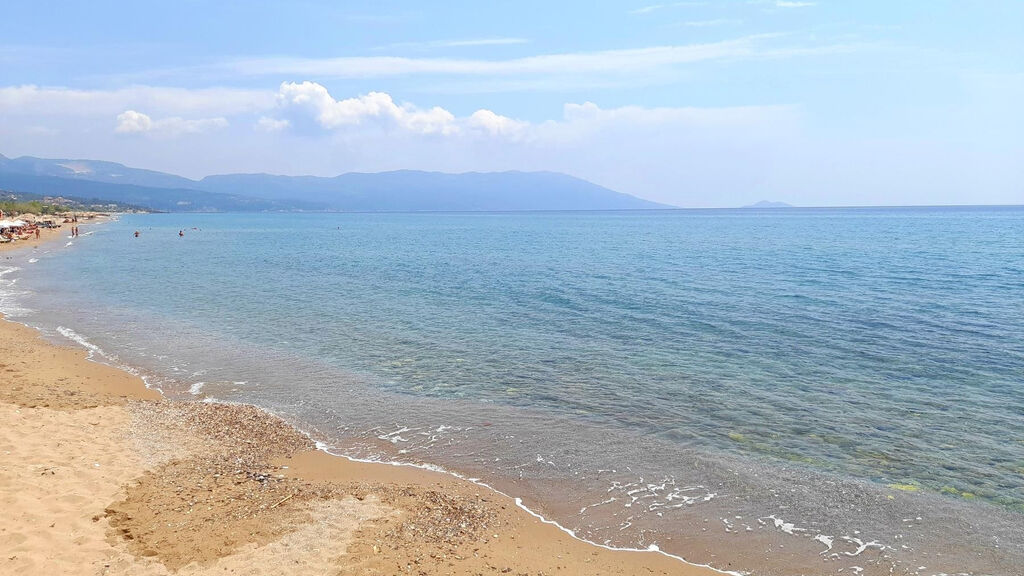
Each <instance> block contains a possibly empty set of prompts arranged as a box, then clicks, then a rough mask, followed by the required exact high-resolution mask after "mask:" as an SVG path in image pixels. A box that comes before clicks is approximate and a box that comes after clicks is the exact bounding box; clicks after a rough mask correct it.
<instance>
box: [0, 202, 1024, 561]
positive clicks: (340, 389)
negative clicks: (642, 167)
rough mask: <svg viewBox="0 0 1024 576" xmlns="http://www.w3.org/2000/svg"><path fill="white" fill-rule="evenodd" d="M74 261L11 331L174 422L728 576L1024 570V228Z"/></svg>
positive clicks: (268, 237) (460, 219)
mask: <svg viewBox="0 0 1024 576" xmlns="http://www.w3.org/2000/svg"><path fill="white" fill-rule="evenodd" d="M83 231H85V233H83V235H82V236H80V237H78V238H74V239H71V238H68V239H66V240H62V241H60V242H56V243H51V244H48V245H44V246H42V247H40V248H38V249H35V250H30V251H23V252H15V253H7V254H4V255H3V257H2V259H0V312H3V313H4V314H6V315H7V316H8V318H10V319H13V320H16V321H19V322H22V323H25V324H28V325H30V326H33V327H36V328H38V329H39V330H41V331H42V333H43V334H44V335H45V336H46V337H47V338H49V339H51V340H53V341H55V342H60V343H64V344H74V345H79V346H83V347H85V348H87V349H88V350H89V351H90V355H91V356H92V357H93V359H95V360H97V361H100V362H105V363H110V364H113V365H117V366H121V367H124V368H126V369H130V370H132V371H134V372H136V373H138V374H140V375H141V376H143V377H144V378H145V380H146V382H147V385H149V386H151V387H153V388H157V389H159V390H161V391H162V392H163V393H164V394H166V395H167V396H169V397H172V398H177V399H183V400H195V401H206V402H214V401H216V402H241V403H251V404H255V405H257V406H260V407H263V408H265V409H267V410H269V411H271V412H273V413H275V414H278V415H280V416H281V417H283V418H285V419H287V420H289V421H290V422H292V423H294V424H295V425H296V426H298V427H299V428H301V429H302V430H305V431H307V432H308V433H309V434H310V435H311V436H312V437H313V438H314V439H315V440H317V441H318V443H319V444H320V446H321V447H322V448H323V449H325V450H329V451H331V452H333V453H336V454H339V455H345V456H348V457H352V458H358V459H364V460H381V461H390V462H400V463H407V464H410V465H420V466H428V467H432V468H436V469H442V470H445V471H448V472H451V473H453V474H458V475H461V476H463V477H465V478H470V479H472V480H473V481H475V482H479V483H481V484H485V485H486V486H489V487H493V488H494V489H496V490H499V491H501V492H503V493H505V494H507V495H509V496H510V497H511V498H518V499H519V501H520V502H521V503H522V505H523V506H524V507H527V508H529V509H530V510H531V511H533V512H535V513H536V514H538V515H540V516H542V517H544V518H545V519H547V520H549V521H552V522H557V523H558V524H559V525H560V526H562V527H563V528H564V529H566V530H568V531H571V532H572V533H574V534H575V535H576V536H577V537H579V538H583V539H586V540H588V541H591V542H593V543H595V544H597V545H602V546H610V547H623V548H636V549H655V548H656V549H658V550H660V551H663V552H665V553H670V554H673V555H677V556H679V557H681V558H685V559H686V560H687V561H689V562H694V563H701V564H709V565H711V566H713V567H715V568H718V569H721V570H723V571H727V572H731V573H734V574H764V575H769V576H772V575H791V574H835V575H851V574H864V575H868V576H870V575H873V574H886V575H889V574H908V575H909V574H913V575H919V576H925V575H928V576H935V575H940V574H971V575H975V574H1000V575H1003V574H1005V575H1011V574H1020V573H1021V566H1024V207H935V208H841V209H825V208H822V209H810V208H807V209H802V208H801V209H737V210H662V211H622V212H514V213H386V214H385V213H344V214H319V213H318V214H296V213H280V214H277V213H266V214H147V215H125V216H122V217H120V218H118V219H117V220H116V221H112V222H107V223H102V224H97V225H93V226H83ZM135 231H138V232H139V236H138V237H135V236H134V232H135ZM179 231H180V232H181V233H182V234H183V236H179Z"/></svg>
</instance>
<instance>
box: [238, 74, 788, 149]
mask: <svg viewBox="0 0 1024 576" xmlns="http://www.w3.org/2000/svg"><path fill="white" fill-rule="evenodd" d="M277 98H278V107H277V110H276V114H275V115H271V116H264V117H261V118H260V119H259V120H258V122H257V123H256V128H257V129H259V130H262V131H266V132H277V131H281V130H285V129H288V128H294V127H301V126H307V127H308V126H311V127H312V128H314V129H316V130H318V131H326V132H343V133H345V134H347V135H351V136H359V135H362V136H370V135H371V134H389V133H404V134H408V135H412V136H430V137H443V138H448V139H453V140H465V139H479V138H489V139H493V140H497V141H505V142H520V143H524V142H534V143H542V142H545V141H558V142H564V141H566V140H568V139H579V138H583V137H585V136H586V135H587V134H594V133H596V132H600V131H603V130H613V131H614V130H621V129H623V128H627V127H628V128H629V129H631V130H644V129H648V128H655V129H664V128H666V127H683V126H685V127H687V129H689V130H696V129H704V128H709V129H710V128H714V127H731V126H750V125H754V124H757V123H759V122H761V121H762V120H763V119H765V118H773V119H778V118H780V117H782V116H786V115H787V114H789V115H790V116H791V115H792V114H790V113H791V112H792V110H791V109H790V108H788V107H784V106H747V107H742V106H741V107H729V108H696V107H675V108H673V107H665V108H645V107H642V106H623V107H619V108H607V109H606V108H601V107H599V106H598V105H597V104H594V103H592V102H584V103H582V104H578V103H568V104H565V106H564V107H563V110H562V117H561V118H556V119H552V120H548V121H546V122H541V123H533V122H528V121H525V120H519V119H515V118H510V117H508V116H503V115H501V114H499V113H497V112H494V111H493V110H488V109H480V110H477V111H475V112H473V113H472V114H470V115H469V116H465V117H457V116H455V115H454V114H452V113H451V112H449V111H448V110H445V109H444V108H441V107H439V106H435V107H433V108H420V107H418V106H417V105H415V104H412V103H408V102H406V103H401V104H399V103H397V102H395V100H394V98H392V96H391V95H390V94H388V93H386V92H369V93H367V94H362V95H359V96H354V97H351V98H345V99H340V100H339V99H335V98H334V97H333V96H332V95H331V94H330V92H329V91H328V90H327V88H326V87H324V86H322V85H320V84H317V83H315V82H309V81H306V82H301V83H295V82H285V83H283V84H281V87H280V89H279V92H278V97H277Z"/></svg>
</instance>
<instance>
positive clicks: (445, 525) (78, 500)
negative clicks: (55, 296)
mask: <svg viewBox="0 0 1024 576" xmlns="http://www.w3.org/2000/svg"><path fill="white" fill-rule="evenodd" d="M22 246H24V245H22ZM0 414H2V415H3V416H2V421H3V422H4V425H3V426H2V427H0V507H2V508H3V509H4V510H5V517H6V521H5V522H4V523H3V524H0V551H2V556H0V572H3V573H11V574H47V575H49V574H54V573H59V574H72V573H76V574H77V573H83V574H167V573H180V574H206V573H211V574H212V573H218V574H222V573H232V572H233V573H243V574H286V575H287V574H296V575H298V574H514V575H526V574H529V575H541V574H579V575H583V574H587V575H599V574H623V575H625V574H679V575H689V576H697V575H710V574H718V573H719V572H715V571H713V570H710V569H707V568H702V567H697V566H692V565H688V564H685V563H683V562H681V561H679V560H676V559H673V558H670V557H667V556H665V555H661V554H658V553H654V552H631V551H612V550H607V549H603V548H600V547H597V546H593V545H590V544H588V543H585V542H582V541H579V540H576V539H574V538H572V537H571V536H569V535H568V534H566V533H564V532H563V531H561V530H560V529H559V528H558V527H556V526H553V525H550V524H545V523H543V522H542V521H540V520H539V519H537V518H535V517H533V516H531V515H530V514H529V513H527V512H526V511H524V510H522V509H520V508H519V507H517V506H516V504H515V502H514V501H512V500H511V499H508V498H507V497H505V496H502V495H500V494H497V493H494V492H492V491H489V490H487V489H485V488H483V487H480V486H477V485H475V484H472V483H470V482H468V481H463V480H459V479H457V478H455V477H452V476H449V475H445V474H441V473H435V472H431V471H427V470H421V469H416V468H409V467H395V466H390V465H387V464H376V463H373V464H370V463H359V462H352V461H349V460H346V459H343V458H339V457H335V456H331V455H328V454H326V453H324V452H320V451H317V450H315V448H314V446H313V445H312V443H311V442H310V440H309V439H308V438H307V437H306V436H304V435H303V434H301V433H300V432H298V431H297V430H295V429H294V428H292V427H291V426H289V425H288V424H287V423H285V422H284V421H282V420H280V419H278V418H276V417H274V416H272V415H270V414H268V413H266V412H264V411H261V410H259V409H256V408H254V407H251V406H244V405H224V404H207V403H200V402H171V401H168V400H165V399H163V398H162V397H160V395H159V394H158V393H156V392H155V391H153V390H149V389H146V388H145V387H144V385H143V383H142V381H141V380H140V379H138V378H136V377H135V376H132V375H130V374H128V373H126V372H123V371H120V370H117V369H115V368H112V367H109V366H106V365H102V364H98V363H94V362H91V361H89V360H88V359H87V358H86V354H85V352H84V351H82V350H79V349H72V348H62V347H58V346H55V345H52V344H49V343H47V342H45V341H44V340H42V339H41V338H40V337H39V336H38V335H37V333H36V332H35V331H34V330H32V329H30V328H27V327H24V326H22V325H20V324H15V323H13V322H9V321H2V322H0Z"/></svg>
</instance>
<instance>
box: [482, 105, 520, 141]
mask: <svg viewBox="0 0 1024 576" xmlns="http://www.w3.org/2000/svg"><path fill="white" fill-rule="evenodd" d="M466 124H467V125H468V126H469V127H470V128H476V129H479V130H483V131H484V132H486V133H488V134H492V135H498V136H512V137H515V136H519V135H521V134H522V133H523V132H524V131H525V130H526V129H527V128H528V127H529V125H530V124H529V123H528V122H523V121H521V120H513V119H512V118H509V117H507V116H502V115H500V114H495V113H494V112H491V111H490V110H482V109H481V110H477V111H476V112H473V114H472V115H471V116H470V117H469V119H468V120H467V121H466Z"/></svg>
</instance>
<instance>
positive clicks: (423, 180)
mask: <svg viewBox="0 0 1024 576" xmlns="http://www.w3.org/2000/svg"><path fill="white" fill-rule="evenodd" d="M0 189H7V190H11V191H15V192H28V193H35V194H46V195H49V196H65V197H72V198H78V199H90V200H109V201H116V202H122V203H126V204H134V205H138V206H144V207H146V208H149V209H151V210H158V211H167V212H227V211H268V210H307V211H367V212H398V211H504V210H632V209H657V208H671V206H667V205H665V204H658V203H655V202H650V201H648V200H643V199H641V198H637V197H635V196H630V195H628V194H622V193H620V192H616V191H614V190H610V189H608V188H605V187H603V186H599V185H597V184H594V183H592V182H588V181H586V180H582V179H580V178H575V177H573V176H569V175H567V174H560V173H557V172H518V171H509V172H466V173H462V174H447V173H441V172H422V171H415V170H397V171H392V172H377V173H356V172H352V173H347V174H341V175H340V176H335V177H330V178H328V177H318V176H276V175H271V174H224V175H215V176H207V177H205V178H202V179H201V180H192V179H189V178H185V177H182V176H177V175H174V174H167V173H165V172H157V171H154V170H143V169H139V168H131V167H128V166H124V165H122V164H118V163H115V162H103V161H98V160H71V159H48V158H33V157H31V156H22V157H20V158H7V157H6V156H3V155H0Z"/></svg>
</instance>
